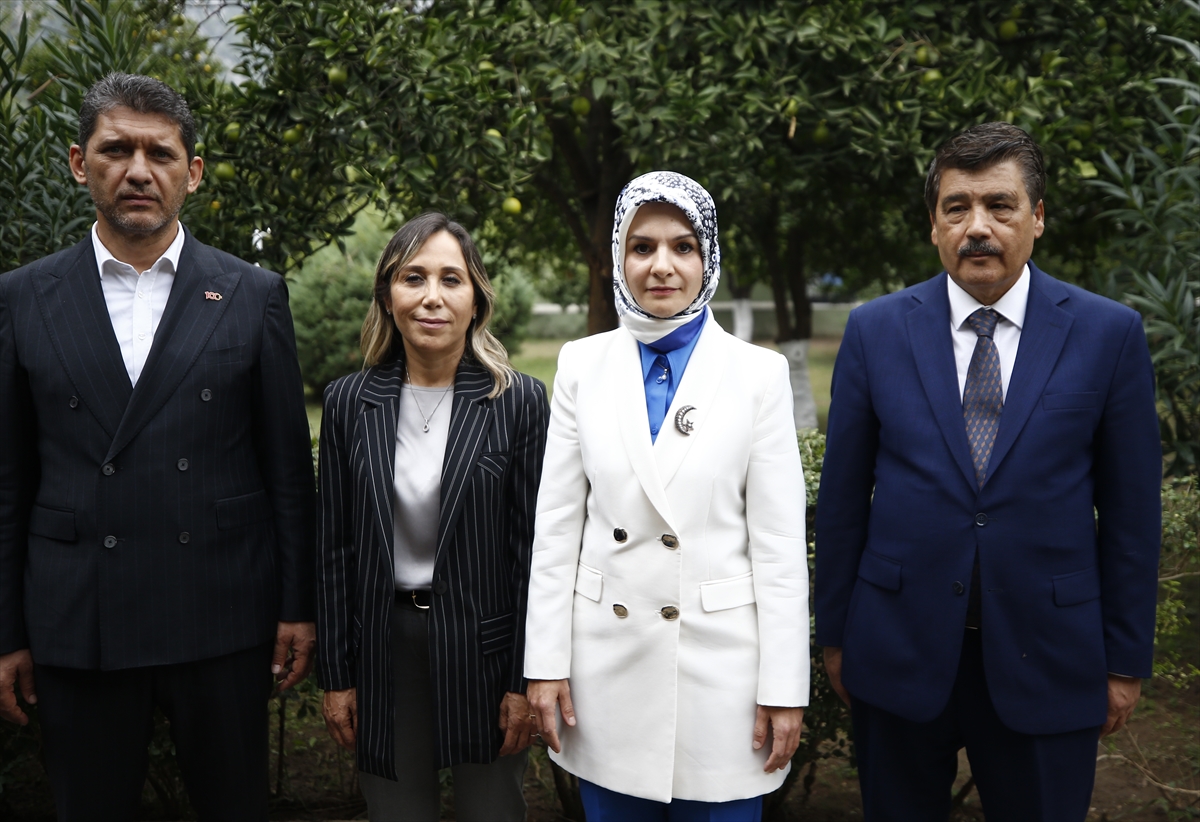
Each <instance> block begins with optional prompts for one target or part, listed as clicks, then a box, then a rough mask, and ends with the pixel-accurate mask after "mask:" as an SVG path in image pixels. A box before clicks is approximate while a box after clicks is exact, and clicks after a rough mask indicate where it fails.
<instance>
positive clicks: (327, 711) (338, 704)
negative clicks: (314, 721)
mask: <svg viewBox="0 0 1200 822" xmlns="http://www.w3.org/2000/svg"><path fill="white" fill-rule="evenodd" d="M321 714H322V715H324V717H325V727H326V728H327V729H328V730H329V735H330V736H332V737H333V741H334V742H336V743H337V744H339V745H341V746H342V747H343V748H345V749H346V750H348V751H353V750H354V740H355V739H356V738H357V736H358V689H357V688H347V689H346V690H344V691H326V692H325V699H324V701H323V702H322V703H321Z"/></svg>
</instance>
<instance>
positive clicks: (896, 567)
mask: <svg viewBox="0 0 1200 822" xmlns="http://www.w3.org/2000/svg"><path fill="white" fill-rule="evenodd" d="M900 568H901V566H900V563H899V562H896V560H894V559H891V558H890V557H885V556H884V555H883V554H877V553H875V552H874V551H863V555H862V559H860V560H859V561H858V577H859V579H865V580H866V581H867V582H869V583H871V584H872V585H875V586H877V587H879V588H882V589H884V590H885V591H899V590H900Z"/></svg>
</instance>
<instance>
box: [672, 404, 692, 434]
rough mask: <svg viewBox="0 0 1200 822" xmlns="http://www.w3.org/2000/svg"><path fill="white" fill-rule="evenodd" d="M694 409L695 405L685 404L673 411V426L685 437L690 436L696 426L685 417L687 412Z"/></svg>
mask: <svg viewBox="0 0 1200 822" xmlns="http://www.w3.org/2000/svg"><path fill="white" fill-rule="evenodd" d="M695 410H696V406H694V405H685V406H683V408H680V409H679V410H678V411H676V412H675V428H676V430H678V431H679V433H680V434H683V435H684V436H685V437H690V436H691V435H692V431H693V430H695V428H696V424H695V423H694V422H692V421H691V420H689V419H688V418H687V415H688V413H689V412H691V411H695Z"/></svg>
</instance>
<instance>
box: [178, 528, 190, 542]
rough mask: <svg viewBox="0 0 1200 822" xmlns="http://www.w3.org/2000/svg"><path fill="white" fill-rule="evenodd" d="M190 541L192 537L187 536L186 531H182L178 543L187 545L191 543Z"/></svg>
mask: <svg viewBox="0 0 1200 822" xmlns="http://www.w3.org/2000/svg"><path fill="white" fill-rule="evenodd" d="M191 540H192V535H191V534H189V533H188V532H187V531H183V532H182V533H180V535H179V542H180V543H181V544H183V545H187V544H188V543H189V542H191Z"/></svg>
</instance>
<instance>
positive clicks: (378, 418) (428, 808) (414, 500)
mask: <svg viewBox="0 0 1200 822" xmlns="http://www.w3.org/2000/svg"><path fill="white" fill-rule="evenodd" d="M494 302H495V293H494V291H493V290H492V287H491V284H490V283H489V281H488V277H487V272H486V271H485V270H484V267H483V262H482V260H481V259H480V256H479V252H478V251H477V250H476V248H475V245H474V243H472V242H471V238H470V237H469V236H468V234H467V232H466V231H465V230H464V229H463V228H462V227H461V226H459V225H458V224H457V223H453V222H450V221H449V220H448V219H447V218H446V217H445V216H444V215H442V214H435V213H429V214H423V215H421V216H420V217H417V218H415V219H413V220H411V221H409V222H408V223H407V224H405V225H404V226H403V227H402V228H401V229H400V230H399V231H398V232H397V233H396V235H395V236H394V237H393V238H392V240H391V242H390V243H389V244H388V246H387V248H386V249H385V250H384V252H383V255H382V256H381V258H380V261H379V266H378V268H377V270H376V275H375V289H374V300H373V302H372V305H371V308H370V310H369V312H368V315H367V319H366V321H365V322H364V324H363V335H362V347H363V354H364V358H365V361H366V365H367V367H366V368H365V369H364V370H363V371H362V372H359V373H355V374H350V375H348V376H346V377H343V378H341V379H339V380H337V381H335V382H334V383H332V384H331V385H330V386H329V387H328V388H327V389H326V391H325V411H324V418H323V420H322V423H321V449H320V532H319V533H320V537H319V543H318V567H317V581H318V583H317V592H318V605H317V615H318V616H317V632H318V645H319V648H320V651H319V663H318V679H319V681H320V684H321V686H322V687H323V688H325V690H326V694H325V702H324V713H325V721H326V724H327V726H328V728H329V731H330V733H331V734H332V735H333V737H334V738H335V739H336V740H337V741H338V742H339V743H340V744H342V745H343V746H345V747H347V748H349V749H351V750H355V751H356V753H357V756H358V767H359V770H360V784H361V786H362V789H363V794H364V795H365V796H366V799H367V805H368V809H369V811H370V814H371V817H372V818H375V819H389V820H393V819H413V820H423V819H428V820H436V819H438V818H439V806H438V801H439V794H440V791H439V783H438V778H437V769H438V768H445V767H451V768H452V769H453V774H454V784H455V789H456V790H455V805H456V812H457V815H458V818H459V819H460V820H464V822H465V821H466V820H471V819H479V820H484V819H486V820H502V819H513V820H520V819H523V818H524V815H525V804H524V799H523V797H522V781H523V774H524V769H525V755H526V752H525V748H526V747H527V746H528V745H529V742H530V739H531V737H532V735H533V732H534V726H533V724H532V722H531V721H530V720H531V713H532V712H531V711H530V710H529V705H528V703H527V702H526V701H525V697H524V696H522V694H523V692H524V690H525V681H524V679H523V676H522V664H523V663H522V660H523V653H524V631H525V602H526V591H527V584H528V578H529V563H530V550H531V544H532V540H533V513H534V506H535V501H536V494H537V488H538V481H539V478H540V474H541V464H542V454H543V452H544V450H545V446H546V426H547V417H548V412H549V409H548V406H547V402H546V391H545V386H544V385H542V383H540V382H539V381H537V380H535V379H533V378H531V377H528V376H526V375H524V374H519V373H516V372H514V371H513V370H512V368H511V367H510V366H509V364H508V358H507V354H506V353H505V351H504V348H503V346H502V345H501V344H500V343H499V341H497V340H496V339H495V337H493V336H492V335H491V333H490V332H488V330H487V323H488V320H489V319H490V318H491V315H492V308H493V304H494Z"/></svg>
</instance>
